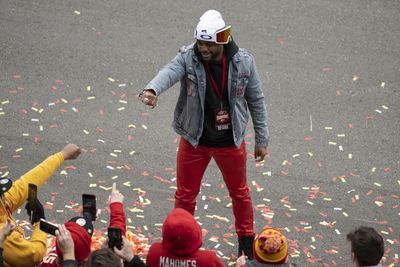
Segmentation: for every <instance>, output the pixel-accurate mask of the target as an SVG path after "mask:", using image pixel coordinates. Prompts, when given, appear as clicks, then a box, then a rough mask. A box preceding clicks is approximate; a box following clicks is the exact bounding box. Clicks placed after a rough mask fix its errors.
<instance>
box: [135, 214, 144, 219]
mask: <svg viewBox="0 0 400 267" xmlns="http://www.w3.org/2000/svg"><path fill="white" fill-rule="evenodd" d="M136 217H137V218H144V216H143V215H139V214H138V215H136Z"/></svg>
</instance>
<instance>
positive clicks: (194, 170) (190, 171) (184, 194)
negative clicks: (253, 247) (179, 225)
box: [175, 138, 255, 236]
mask: <svg viewBox="0 0 400 267" xmlns="http://www.w3.org/2000/svg"><path fill="white" fill-rule="evenodd" d="M211 158H213V159H214V160H215V162H216V163H217V165H218V168H219V169H220V171H221V173H222V176H223V178H224V181H225V184H226V187H227V188H228V191H229V195H230V197H231V198H232V206H233V215H234V216H235V227H236V233H237V235H238V236H253V235H254V234H255V232H254V226H253V219H254V215H253V205H252V202H251V197H250V189H249V187H248V185H247V177H246V146H245V143H244V142H243V143H242V145H241V146H240V147H239V148H237V147H236V146H232V147H226V148H209V147H204V146H198V147H197V148H196V147H193V146H192V145H191V144H190V143H189V142H188V141H186V140H185V139H184V138H181V140H180V143H179V151H178V155H177V190H176V192H175V207H176V208H183V209H185V210H187V211H188V212H190V213H192V214H194V210H195V207H196V197H197V195H198V194H199V192H200V186H201V180H202V178H203V175H204V172H205V171H206V168H207V166H208V164H209V162H210V160H211Z"/></svg>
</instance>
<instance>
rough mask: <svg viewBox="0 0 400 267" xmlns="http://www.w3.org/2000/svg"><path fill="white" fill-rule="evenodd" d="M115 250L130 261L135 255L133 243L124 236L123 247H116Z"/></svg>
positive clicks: (122, 257)
mask: <svg viewBox="0 0 400 267" xmlns="http://www.w3.org/2000/svg"><path fill="white" fill-rule="evenodd" d="M114 252H115V254H117V255H118V256H119V257H120V258H121V259H123V260H124V261H126V262H130V261H131V260H132V259H133V257H134V255H133V252H132V245H131V243H129V241H128V240H126V238H125V237H124V236H123V237H122V248H121V249H118V248H117V247H114Z"/></svg>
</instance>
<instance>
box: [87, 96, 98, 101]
mask: <svg viewBox="0 0 400 267" xmlns="http://www.w3.org/2000/svg"><path fill="white" fill-rule="evenodd" d="M87 99H88V100H93V99H96V97H95V96H88V98H87Z"/></svg>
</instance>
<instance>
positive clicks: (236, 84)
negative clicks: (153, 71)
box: [140, 10, 269, 258]
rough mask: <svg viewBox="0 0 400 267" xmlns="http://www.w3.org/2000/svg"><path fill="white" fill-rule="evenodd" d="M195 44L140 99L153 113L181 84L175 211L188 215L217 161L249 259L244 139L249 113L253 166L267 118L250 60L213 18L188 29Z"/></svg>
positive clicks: (208, 15) (212, 14) (261, 153)
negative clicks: (212, 163)
mask: <svg viewBox="0 0 400 267" xmlns="http://www.w3.org/2000/svg"><path fill="white" fill-rule="evenodd" d="M194 37H195V39H196V42H195V43H194V44H192V45H189V46H187V47H182V48H181V49H180V51H179V53H178V54H177V56H176V57H175V58H174V59H173V60H172V61H171V62H170V63H169V64H167V65H166V66H165V67H164V68H162V69H161V70H160V72H159V73H158V74H157V75H156V76H155V77H154V78H153V80H152V81H150V83H149V84H148V85H147V86H146V87H145V89H144V90H143V92H142V93H141V94H140V97H141V100H142V102H143V103H145V104H146V105H149V106H150V107H152V108H154V107H155V106H156V105H157V98H158V96H159V95H160V94H161V93H163V92H164V91H166V90H167V89H169V88H170V87H172V86H173V85H174V84H175V83H176V82H178V81H180V82H181V87H180V95H179V98H178V102H177V104H176V107H175V112H174V121H173V128H174V130H175V132H176V133H178V134H179V135H181V140H180V143H179V151H178V155H177V190H176V192H175V207H177V208H183V209H185V210H187V211H189V212H190V213H192V214H194V211H195V206H196V197H197V195H198V193H199V191H200V186H201V180H202V177H203V175H204V172H205V170H206V168H207V166H208V163H209V162H210V160H211V158H213V159H214V160H215V162H216V163H217V165H218V167H219V169H220V171H221V173H222V176H223V179H224V181H225V184H226V186H227V188H228V190H229V195H230V197H231V198H232V204H233V213H234V216H235V227H236V233H237V235H238V241H239V251H238V252H239V254H241V253H242V251H243V252H244V253H245V254H246V255H247V256H248V257H249V258H252V255H253V253H252V244H253V240H254V235H255V232H254V228H253V207H252V202H251V198H250V192H249V187H248V185H247V177H246V148H245V141H244V135H245V130H246V126H247V122H248V119H249V114H248V110H249V111H250V114H251V117H252V121H253V125H254V132H255V149H254V157H255V159H256V161H257V162H259V161H262V160H264V157H265V156H266V155H267V154H268V152H267V145H268V139H269V133H268V128H267V112H266V108H265V101H264V94H263V90H262V87H261V81H260V77H259V75H258V73H257V69H256V66H255V63H254V59H253V56H252V55H251V54H249V53H248V52H247V51H245V50H244V49H241V48H238V46H237V45H236V43H235V42H234V41H233V39H232V37H231V26H229V25H228V26H227V25H226V24H225V22H224V20H223V19H222V16H221V14H220V13H219V12H218V11H215V10H208V11H207V12H205V13H204V14H203V15H202V17H201V18H200V21H199V23H198V25H197V27H196V30H195V34H194Z"/></svg>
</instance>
